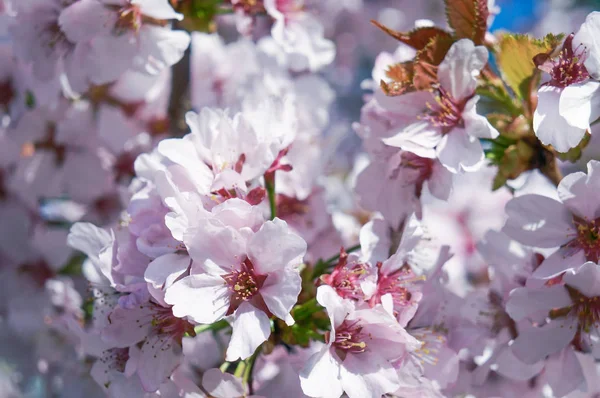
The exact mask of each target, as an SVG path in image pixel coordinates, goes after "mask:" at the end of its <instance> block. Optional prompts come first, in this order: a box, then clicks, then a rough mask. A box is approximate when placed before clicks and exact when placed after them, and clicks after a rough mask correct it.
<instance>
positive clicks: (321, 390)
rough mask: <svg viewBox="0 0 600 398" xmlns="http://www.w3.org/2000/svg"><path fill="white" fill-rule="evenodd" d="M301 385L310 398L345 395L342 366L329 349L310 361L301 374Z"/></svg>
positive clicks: (331, 397) (312, 357)
mask: <svg viewBox="0 0 600 398" xmlns="http://www.w3.org/2000/svg"><path fill="white" fill-rule="evenodd" d="M300 385H301V386H302V391H303V392H304V394H306V395H308V396H309V397H324V398H339V397H340V396H341V395H342V394H343V392H344V389H343V388H342V383H341V380H340V364H339V362H338V361H337V360H336V359H335V358H333V356H332V355H331V353H330V352H329V348H328V347H325V348H324V349H323V350H321V351H319V352H317V353H316V354H313V355H312V356H311V357H310V358H309V359H308V361H307V362H306V365H304V368H303V369H302V371H301V372H300Z"/></svg>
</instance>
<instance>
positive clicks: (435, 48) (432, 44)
mask: <svg viewBox="0 0 600 398" xmlns="http://www.w3.org/2000/svg"><path fill="white" fill-rule="evenodd" d="M452 43H453V40H452V39H451V38H449V37H442V36H438V37H436V38H434V39H431V40H430V41H429V43H428V44H427V46H425V48H423V49H422V50H421V51H419V52H417V55H416V57H415V66H414V76H413V85H414V87H415V88H416V89H417V90H428V89H430V88H431V86H433V85H434V84H435V83H437V67H438V65H439V64H441V63H442V61H443V60H444V57H445V56H446V53H447V52H448V50H449V49H450V46H452Z"/></svg>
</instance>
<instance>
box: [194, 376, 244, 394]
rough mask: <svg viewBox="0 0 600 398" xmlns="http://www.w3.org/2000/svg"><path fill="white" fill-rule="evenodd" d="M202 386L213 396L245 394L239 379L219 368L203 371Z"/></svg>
mask: <svg viewBox="0 0 600 398" xmlns="http://www.w3.org/2000/svg"><path fill="white" fill-rule="evenodd" d="M202 386H203V387H204V389H205V390H206V391H207V392H208V393H209V394H210V395H211V396H213V397H215V398H231V397H243V396H244V394H245V391H244V386H243V385H242V382H241V380H240V379H239V378H237V377H235V376H234V375H232V374H229V373H223V372H221V370H220V369H208V370H207V371H206V372H204V376H202Z"/></svg>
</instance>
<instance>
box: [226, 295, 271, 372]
mask: <svg viewBox="0 0 600 398" xmlns="http://www.w3.org/2000/svg"><path fill="white" fill-rule="evenodd" d="M233 316H234V318H233V324H232V328H233V332H232V334H231V340H230V341H229V347H228V348H227V356H226V360H227V361H229V362H231V361H235V360H237V359H246V358H248V357H249V356H250V355H252V354H253V353H254V351H256V349H257V348H258V346H259V345H261V344H262V343H264V342H265V341H267V339H268V338H269V336H270V335H271V322H270V321H269V317H268V316H267V314H265V313H264V312H263V311H261V310H259V309H257V308H255V307H254V306H253V305H252V304H250V303H248V302H244V303H242V304H241V305H240V306H239V307H238V309H237V310H236V311H235V314H234V315H233Z"/></svg>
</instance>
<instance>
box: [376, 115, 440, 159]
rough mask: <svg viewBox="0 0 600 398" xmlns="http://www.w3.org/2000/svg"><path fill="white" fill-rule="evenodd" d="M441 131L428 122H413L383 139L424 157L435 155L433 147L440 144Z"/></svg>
mask: <svg viewBox="0 0 600 398" xmlns="http://www.w3.org/2000/svg"><path fill="white" fill-rule="evenodd" d="M441 138H442V135H441V133H440V131H439V130H438V129H437V128H435V127H433V126H432V125H431V124H429V123H427V122H418V123H413V124H410V125H408V126H406V127H405V128H402V129H400V131H398V132H397V133H395V134H394V135H393V136H392V137H389V138H384V139H383V140H382V141H383V142H384V143H385V144H386V145H389V146H393V147H397V148H401V149H403V150H405V151H409V152H412V153H414V154H415V155H419V156H421V157H424V158H433V157H435V151H434V149H433V148H435V147H436V145H438V144H439V142H440V139H441Z"/></svg>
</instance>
